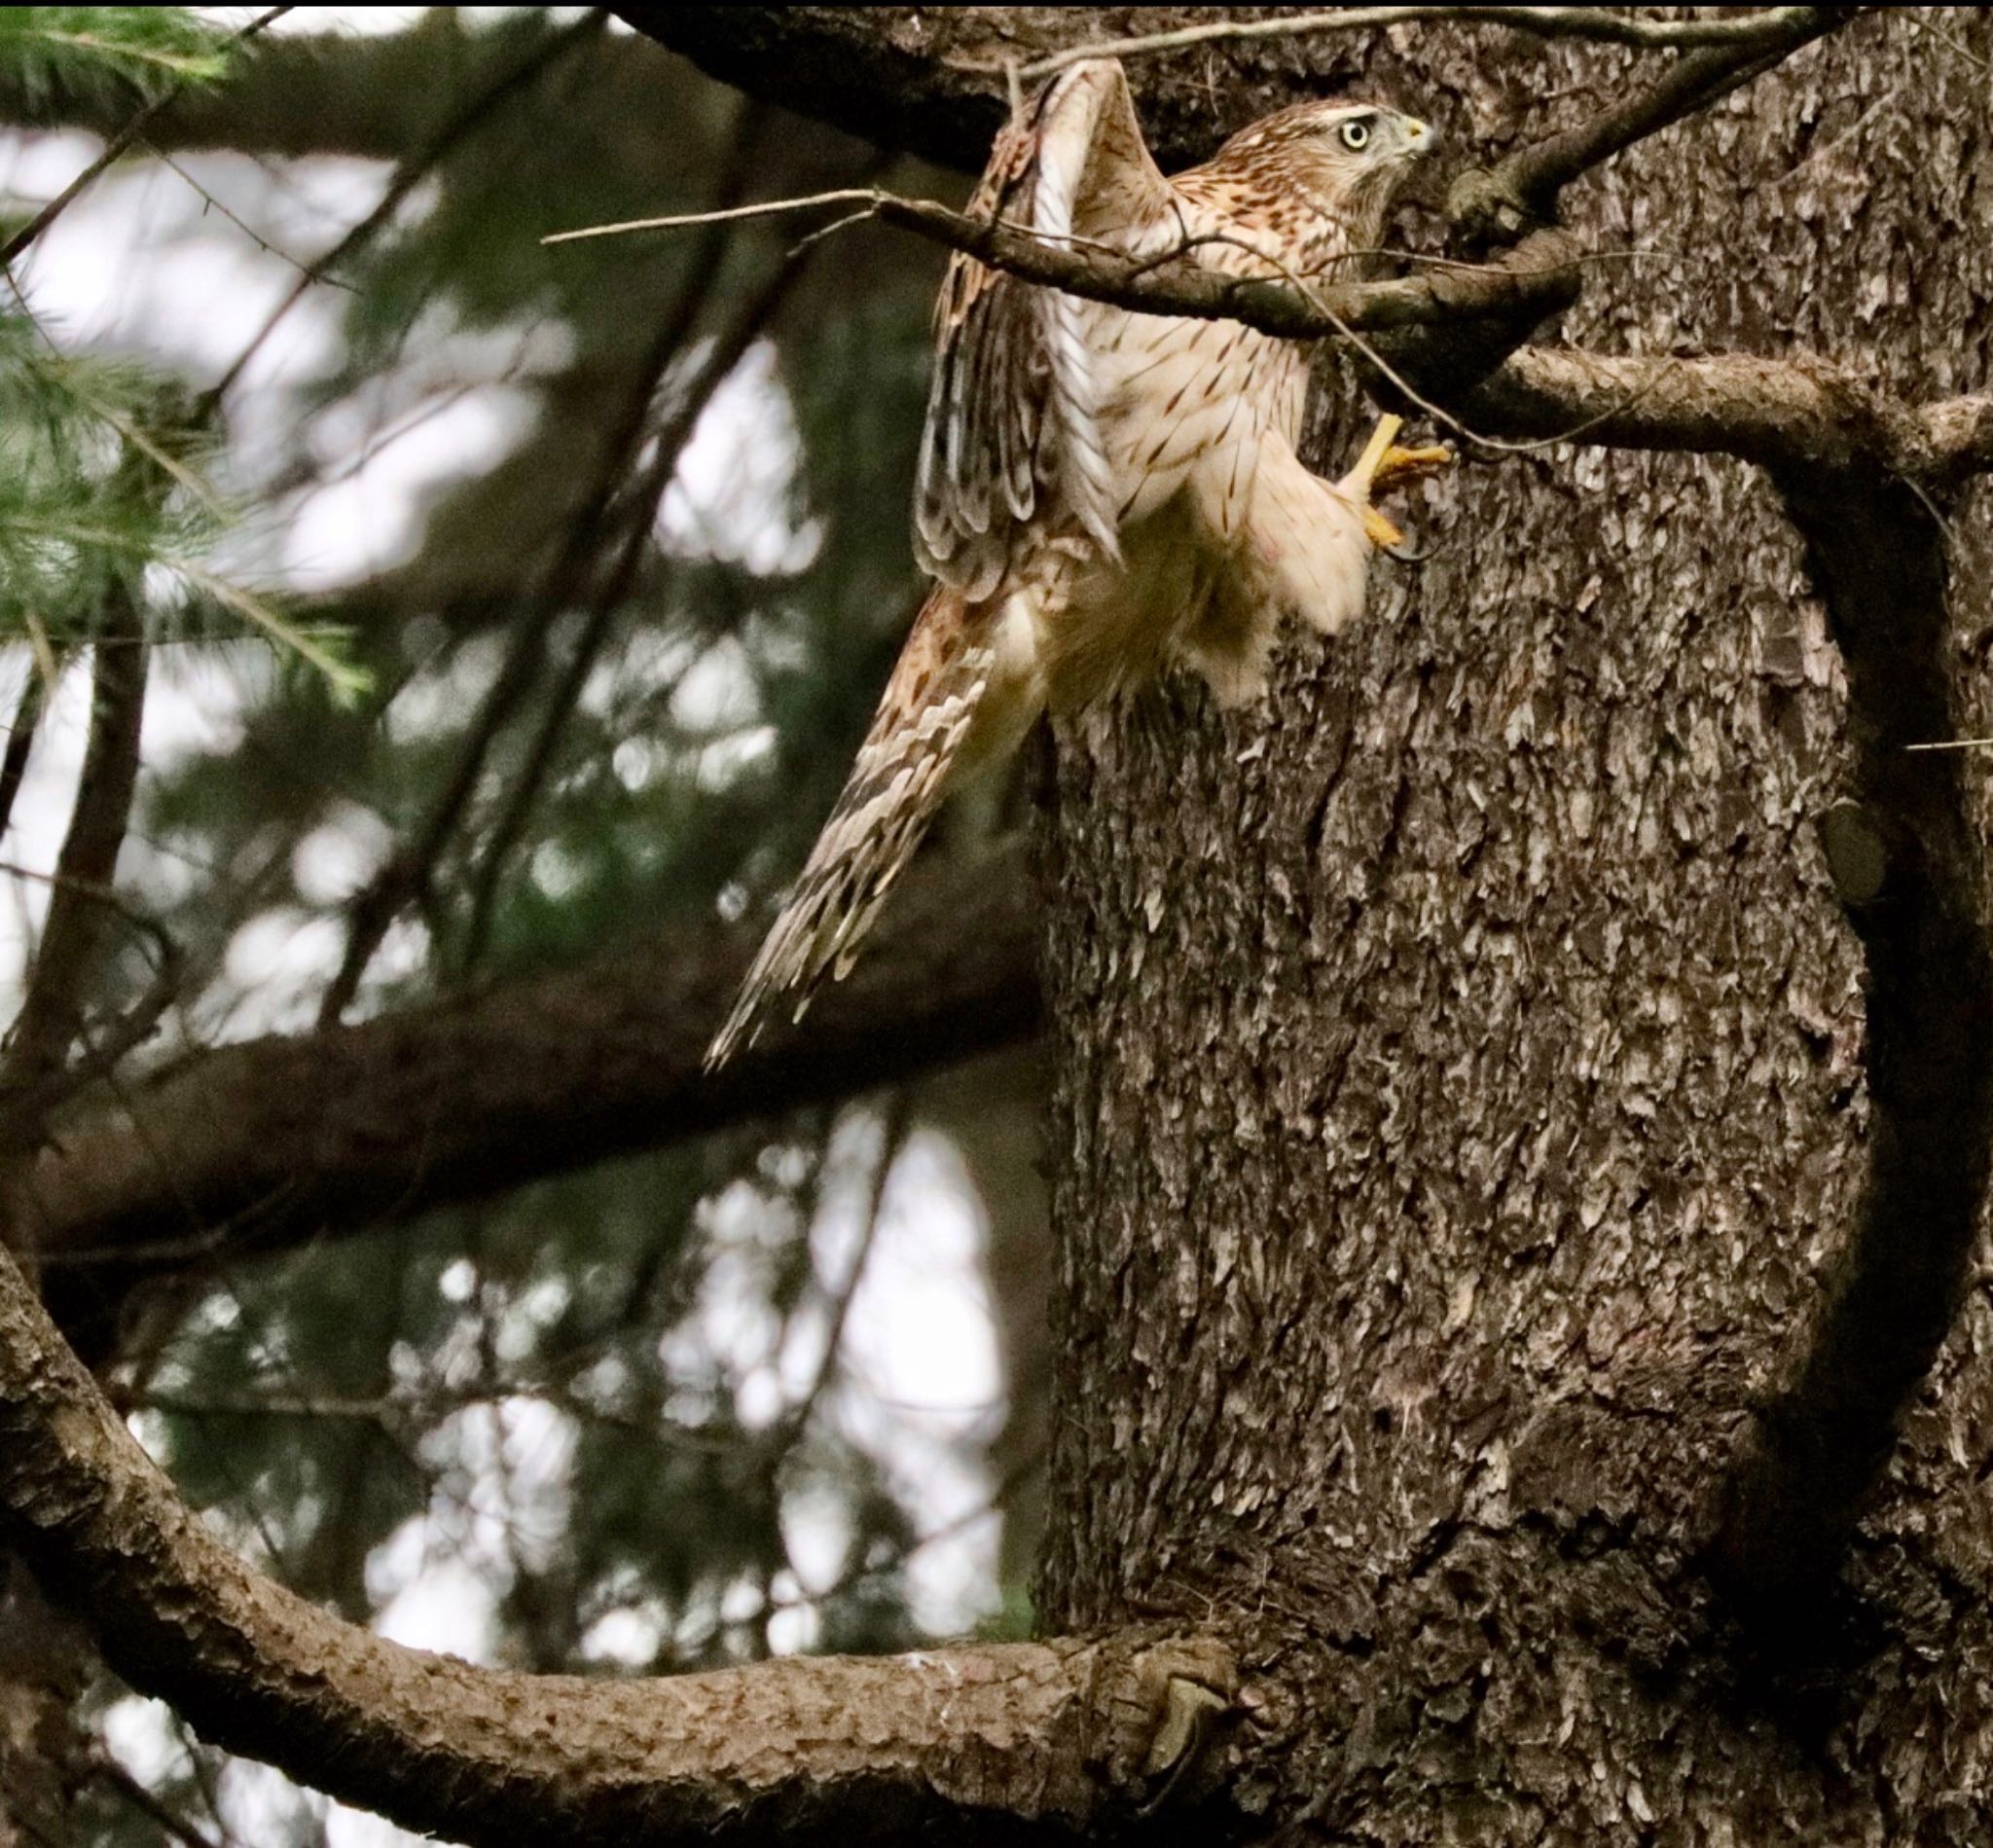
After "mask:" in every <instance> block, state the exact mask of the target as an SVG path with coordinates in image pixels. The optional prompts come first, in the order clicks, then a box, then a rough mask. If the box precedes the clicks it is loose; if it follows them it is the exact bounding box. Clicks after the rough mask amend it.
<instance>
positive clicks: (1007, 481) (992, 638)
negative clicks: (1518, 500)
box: [707, 58, 1446, 1067]
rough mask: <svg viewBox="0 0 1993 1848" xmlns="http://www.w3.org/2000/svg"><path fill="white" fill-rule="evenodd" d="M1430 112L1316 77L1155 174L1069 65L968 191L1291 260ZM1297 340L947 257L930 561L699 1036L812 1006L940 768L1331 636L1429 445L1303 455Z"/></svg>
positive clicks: (1128, 237) (1105, 98) (1252, 266)
mask: <svg viewBox="0 0 1993 1848" xmlns="http://www.w3.org/2000/svg"><path fill="white" fill-rule="evenodd" d="M1434 139H1435V137H1434V135H1433V132H1432V131H1431V129H1430V128H1428V127H1426V125H1425V124H1424V123H1421V122H1418V121H1415V120H1413V119H1412V118H1411V117H1409V116H1405V115H1401V114H1399V113H1398V112H1397V111H1395V110H1393V109H1387V108H1383V107H1380V106H1379V105H1376V104H1372V103H1349V102H1307V103H1300V104H1297V105H1295V106H1294V107H1292V108H1288V109H1284V110H1281V111H1280V112H1279V113H1278V114H1276V115H1271V116H1267V117H1265V118H1264V119H1262V120H1261V121H1258V122H1255V123H1253V124H1252V125H1251V126H1250V127H1247V128H1245V129H1243V130H1242V131H1241V132H1240V133H1238V134H1236V135H1234V136H1233V137H1232V138H1231V140H1229V141H1227V142H1226V143H1225V145H1224V146H1223V147H1222V148H1221V149H1220V150H1219V151H1218V153H1217V154H1216V155H1215V156H1214V158H1213V159H1212V160H1211V161H1209V162H1207V163H1205V164H1204V165H1202V166H1198V167H1193V168H1191V169H1189V170H1188V171H1187V172H1182V173H1178V174H1177V175H1175V176H1174V177H1173V178H1168V179H1166V178H1165V177H1164V176H1163V174H1162V172H1161V170H1160V169H1159V168H1158V167H1157V165H1156V163H1155V162H1154V160H1153V159H1152V158H1151V156H1150V154H1149V151H1148V148H1147V146H1146V144H1145V143H1144V142H1143V140H1142V136H1141V127H1140V126H1139V125H1138V123H1137V121H1136V117H1135V110H1134V106H1133V104H1132V102H1131V100H1130V98H1129V93H1128V84H1127V79H1126V77H1125V76H1124V74H1123V72H1122V69H1121V66H1120V65H1119V64H1118V63H1117V62H1115V61H1114V60H1113V59H1111V58H1102V59H1093V60H1089V61H1086V62H1082V63H1075V64H1073V65H1071V66H1070V67H1069V68H1068V69H1067V70H1066V71H1065V72H1063V73H1062V74H1061V75H1060V76H1059V77H1058V78H1056V79H1055V80H1054V81H1053V82H1052V83H1051V84H1050V85H1048V86H1047V88H1046V89H1045V90H1044V91H1043V92H1042V93H1041V94H1040V95H1039V96H1038V97H1037V99H1036V101H1035V103H1034V104H1033V106H1031V107H1030V108H1029V109H1028V110H1026V111H1024V112H1021V114H1020V115H1019V117H1018V118H1017V119H1014V120H1013V121H1012V122H1011V124H1010V125H1009V126H1008V127H1006V128H1005V129H1004V131H1003V132H1002V133H1001V134H1000V135H999V136H998V138H997V141H996V146H995V148H994V149H993V150H992V153H991V157H990V163H989V166H988V168H987V169H986V170H985V172H984V175H983V179H982V184H981V186H980V187H979V188H978V190H977V193H976V196H975V199H973V201H972V202H971V204H970V208H969V209H970V212H971V213H972V214H973V215H975V216H979V217H993V218H996V219H999V220H1001V221H1003V222H1004V223H1007V224H1012V225H1018V226H1021V227H1023V228H1025V229H1028V230H1030V231H1031V232H1033V234H1034V235H1036V236H1038V237H1039V238H1041V239H1043V240H1045V241H1046V242H1048V243H1052V244H1054V245H1058V246H1062V247H1065V248H1070V249H1077V250H1080V251H1085V250H1087V249H1089V248H1097V247H1105V248H1108V249H1111V250H1115V251H1119V252H1123V253H1126V254H1129V255H1133V256H1137V257H1147V256H1155V257H1158V258H1160V257H1164V256H1167V255H1168V254H1169V253H1172V252H1176V251H1184V252H1186V253H1188V254H1190V255H1191V256H1192V257H1193V258H1194V260H1195V261H1197V262H1199V263H1202V264H1205V265H1209V266H1211V267H1213V268H1215V269H1218V270H1221V271H1225V272H1231V273H1235V274H1248V275H1273V276H1279V275H1288V276H1300V277H1306V276H1308V275H1311V274H1320V273H1322V272H1323V271H1324V270H1325V269H1327V268H1329V267H1330V266H1331V265H1333V264H1335V263H1336V262H1337V261H1338V260H1344V259H1347V258H1349V257H1351V256H1352V255H1355V254H1359V253H1361V252H1364V251H1366V250H1369V249H1370V248H1372V247H1373V246H1374V245H1375V244H1376V242H1377V240H1378V237H1379V236H1380V235H1381V234H1382V231H1383V227H1384V220H1385V215H1386V212H1387V210H1388V208H1389V206H1390V204H1391V201H1392V198H1393V196H1394V194H1395V191H1396V189H1397V187H1398V186H1399V184H1400V183H1401V181H1402V180H1403V179H1404V177H1405V176H1406V173H1407V171H1408V169H1409V167H1410V165H1411V163H1413V162H1414V161H1415V160H1417V159H1418V158H1419V157H1420V156H1422V155H1424V154H1426V153H1427V152H1428V151H1429V150H1430V148H1431V145H1432V143H1433V141H1434ZM1310 358H1311V353H1310V350H1309V348H1308V346H1307V345H1306V344H1304V343H1300V342H1296V341H1290V340H1283V339H1279V338H1276V337H1273V336H1270V335H1266V334H1261V333H1257V332H1255V331H1254V330H1252V329H1250V328H1248V327H1245V326H1243V325H1241V324H1240V323H1238V322H1236V321H1206V320H1191V319H1185V318H1180V317H1177V316H1169V315H1155V314H1141V313H1134V312H1131V311H1130V310H1128V309H1126V308H1115V307H1112V306H1109V305H1107V304H1104V303H1099V302H1091V301H1086V300H1083V299H1082V298H1080V297H1077V296H1071V295H1066V294H1063V293H1060V292H1057V291H1054V290H1050V289H1044V288H1039V287H1036V286H1034V285H1033V284H1031V283H1028V282H1025V281H1023V280H1021V279H1019V278H1017V277H1015V276H1011V275H1006V274H1004V273H1002V272H998V271H994V270H991V269H989V268H987V267H986V266H985V265H983V264H981V263H978V262H976V261H974V260H973V259H971V258H967V257H963V256H957V257H956V258H955V259H954V261H953V262H952V263H951V264H950V266H949V269H948V274H947V278H946V280H945V281H944V282H943V284H942V289H941V296H940V300H939V303H938V304H937V307H936V354H935V364H934V379H933V385H932V388H931V392H930V395H929V398H928V403H927V421H926V429H925V434H924V438H923V442H922V449H921V457H920V466H919V476H918V481H917V485H916V489H915V500H914V528H915V551H916V554H917V556H918V559H919V562H920V563H921V565H922V567H923V568H924V570H925V571H926V572H927V573H928V574H929V575H930V576H932V577H933V578H934V580H935V584H934V588H933V591H932V592H931V594H930V595H929V596H928V598H927V599H926V602H925V603H924V606H923V607H922V610H921V613H920V615H919V617H918V618H917V619H916V621H915V623H914V627H913V631H912V633H911V634H909V636H908V637H907V642H906V646H905V648H904V650H903V651H902V653H901V655H900V658H899V662H898V665H897V666H896V667H895V668H894V669H893V671H892V676H891V678H890V680H889V681H888V684H887V688H886V693H885V697H884V698H883V699H882V701H881V702H880V706H879V711H878V714H877V716H876V717H875V718H874V720H873V722H872V729H871V731H870V732H869V733H868V734H867V735H866V738H865V742H864V743H863V744H862V745H861V746H860V747H859V750H858V756H857V762H856V763H855V764H854V765H853V767H852V773H851V778H850V779H849V781H848V782H847V783H846V785H845V788H844V793H843V794H842V795H841V796H840V797H839V798H838V801H837V806H836V807H835V808H834V809H833V810H832V812H831V815H830V819H829V820H828V821H827V822H826V823H825V824H824V827H823V831H822V833H821V834H820V835H819V836H818V837H817V841H816V845H815V848H814V849H813V850H812V851H811V853H810V857H809V860H808V862H807V863H806V864H805V866H804V868H803V872H802V875H801V877H800V878H799V879H798V880H797V882H796V884H795V886H794V887H793V888H792V889H791V890H790V892H789V894H788V896H787V898H786V899H785V901H784V902H783V905H782V908H781V911H780V913H779V916H778V917H777V919H776V921H775V924H774V926H773V927H772V928H771V930H770V931H769V933H768V937H767V939H766V941H765V942H764V943H763V944H762V946H761V950H760V953H759V955H758V956H757V957H756V958H755V960H754V964H753V966H752V968H751V969H750V970H749V971H748V974H747V977H746V980H745V982H744V983H743V986H742V989H741V993H740V996H739V998H738V999H737V1000H736V1002H735V1004H734V1009H733V1012H732V1013H731V1014H730V1015H729V1016H728V1019H727V1022H726V1025H725V1026H724V1027H722V1028H721V1030H720V1032H719V1033H718V1035H717V1037H715V1039H714V1040H713V1042H712V1047H711V1050H710V1051H709V1052H708V1054H707V1065H708V1067H715V1066H718V1065H719V1064H720V1063H721V1062H722V1061H724V1060H725V1059H726V1058H727V1057H728V1056H729V1054H730V1053H732V1052H733V1051H734V1050H735V1048H736V1047H738V1046H739V1045H741V1044H742V1043H743V1041H749V1040H751V1039H752V1037H753V1035H754V1034H755V1033H757V1032H758V1031H759V1025H760V1022H761V1020H762V1018H763V1016H764V1015H765V1014H766V1012H767V1011H768V1010H769V1009H770V1008H771V1007H772V1006H773V1004H774V1003H775V1002H776V1001H777V1000H778V999H779V998H788V999H790V1000H792V1001H793V1004H794V1007H795V1013H796V1016H797V1017H798V1018H800V1017H801V1014H802V1011H803V1008H804V1007H805V1006H807V1004H808V1002H809V998H810V996H811V994H812V993H813V992H814V990H815V987H816V985H817V984H818V983H819V982H820V981H821V980H822V979H823V978H824V977H825V976H826V975H836V976H840V977H841V976H843V975H844V974H845V973H846V972H847V970H848V969H849V968H850V966H851V962H852V957H853V955H854V954H855V952H856V949H857V946H858V944H859V941H860V940H861V939H862V938H863V936H864V934H865V932H866V930H867V928H868V927H869V926H870V924H871V923H872V921H873V919H874V917H875V916H876V915H877V914H878V911H879V907H880V905H881V904H882V903H883V902H884V900H885V898H886V895H887V892H888V889H889V888H890V887H891V885H892V882H893V880H894V879H895V878H896V877H897V876H898V874H899V873H900V871H901V869H902V868H903V867H904V866H905V865H906V863H907V861H908V859H909V858H910V857H911V856H912V854H913V852H914V850H915V848H916V847H917V846H918V845H919V844H920V841H921V838H922V836H923V835H924V833H925V832H926V828H927V824H928V822H929V820H930V819H931V818H932V816H933V815H934V813H935V810H936V809H937V808H938V806H939V804H940V802H941V798H942V795H943V792H944V791H945V790H946V789H947V788H948V787H949V786H950V785H951V784H953V783H954V782H956V781H957V779H960V777H962V776H963V775H964V774H965V773H967V772H969V771H971V770H974V769H977V768H980V767H982V766H986V765H988V764H989V763H991V762H992V761H993V760H996V759H999V758H1001V757H1003V756H1005V755H1007V754H1008V753H1009V752H1010V751H1012V750H1013V749H1014V748H1015V747H1016V746H1017V744H1018V743H1020V742H1021V741H1022V740H1023V738H1024V736H1025V734H1026V732H1027V731H1028V730H1029V729H1030V727H1031V725H1032V723H1033V721H1034V720H1035V719H1036V717H1037V715H1038V714H1039V713H1040V712H1041V711H1043V710H1045V709H1047V708H1048V707H1049V708H1050V709H1052V710H1055V711H1059V710H1069V709H1071V708H1072V707H1079V706H1083V705H1085V704H1087V703H1088V702H1091V701H1095V700H1101V699H1105V698H1108V697H1110V696H1112V695H1114V694H1117V693H1120V692H1124V691H1127V690H1130V689H1133V688H1135V687H1137V686H1139V685H1141V683H1143V682H1144V681H1146V680H1148V679H1150V678H1152V677H1153V676H1154V675H1155V674H1156V673H1157V672H1158V671H1160V670H1162V668H1163V667H1165V666H1166V665H1167V664H1170V663H1172V662H1180V663H1183V664H1185V665H1187V666H1188V667H1190V668H1191V669H1193V670H1196V671H1197V672H1199V673H1201V674H1202V675H1203V677H1204V678H1205V679H1206V680H1207V681H1208V682H1209V683H1210V685H1211V687H1212V690H1213V692H1214V694H1215V695H1216V697H1217V698H1218V699H1219V700H1220V701H1221V702H1223V703H1225V704H1228V705H1229V704H1236V703H1237V702H1239V701H1241V700H1244V699H1247V698H1250V696H1252V695H1253V694H1255V693H1257V692H1258V691H1259V690H1260V689H1261V688H1262V687H1263V685H1264V683H1265V674H1266V662H1267V657H1268V653H1269V651H1270V649H1271V647H1272V643H1273V638H1274V634H1275V633H1276V630H1277V628H1278V625H1279V622H1280V619H1281V618H1282V617H1283V616H1286V615H1292V616H1298V617H1300V618H1301V619H1302V620H1304V621H1306V622H1308V623H1310V624H1312V625H1313V626H1314V627H1315V628H1316V629H1318V630H1320V631H1322V632H1323V634H1334V633H1335V632H1336V631H1337V630H1338V629H1339V628H1341V626H1342V625H1343V624H1344V623H1345V622H1347V621H1348V620H1349V619H1350V618H1351V617H1352V616H1354V615H1356V614H1357V613H1358V612H1359V610H1360V609H1361V607H1362V603H1363V586H1364V578H1365V573H1366V570H1367V567H1368V564H1369V560H1370V554H1371V553H1372V551H1373V550H1375V549H1376V548H1377V547H1378V546H1380V545H1391V544H1395V543H1396V542H1397V541H1398V539H1399V537H1400V535H1399V534H1398V533H1397V532H1396V531H1395V529H1394V528H1393V527H1392V526H1391V525H1390V524H1389V523H1388V522H1386V521H1385V520H1384V518H1383V517H1382V516H1381V515H1380V514H1378V513H1376V512H1375V510H1374V509H1373V508H1372V506H1371V504H1370V502H1371V497H1372V495H1373V493H1374V492H1375V491H1376V490H1377V489H1378V487H1379V485H1380V484H1381V483H1382V482H1383V481H1385V480H1387V479H1389V478H1391V477H1393V476H1401V475H1403V474H1406V473H1412V472H1416V471H1418V470H1419V469H1421V468H1424V467H1428V466H1432V465H1435V464H1436V463H1437V462H1439V461H1442V460H1444V459H1445V456H1446V452H1444V451H1443V450H1441V451H1405V450H1396V449H1392V448H1390V444H1391V440H1392V438H1393V437H1394V436H1395V432H1396V428H1397V420H1396V419H1395V418H1386V419H1384V421H1383V423H1382V424H1381V425H1380V427H1379V430H1378V432H1377V434H1376V435H1375V436H1374V437H1373V438H1372V439H1371V442H1370V444H1369V445H1368V447H1367V448H1366V449H1365V451H1364V453H1363V454H1362V456H1361V458H1360V459H1359V461H1358V463H1357V466H1356V467H1355V468H1354V469H1352V470H1351V472H1350V473H1349V474H1347V475H1345V476H1344V477H1343V478H1342V480H1341V481H1339V482H1327V481H1323V480H1322V479H1321V478H1320V477H1318V476H1316V475H1313V474H1311V473H1309V471H1308V470H1307V469H1305V468H1304V467H1302V465H1301V463H1300V462H1299V461H1298V460H1297V459H1296V457H1295V453H1294V450H1295V445H1296V443H1297V442H1298V441H1299V438H1300V431H1301V421H1302V413H1303V406H1304V400H1305V396H1306V392H1307V381H1308V368H1309V363H1310Z"/></svg>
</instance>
